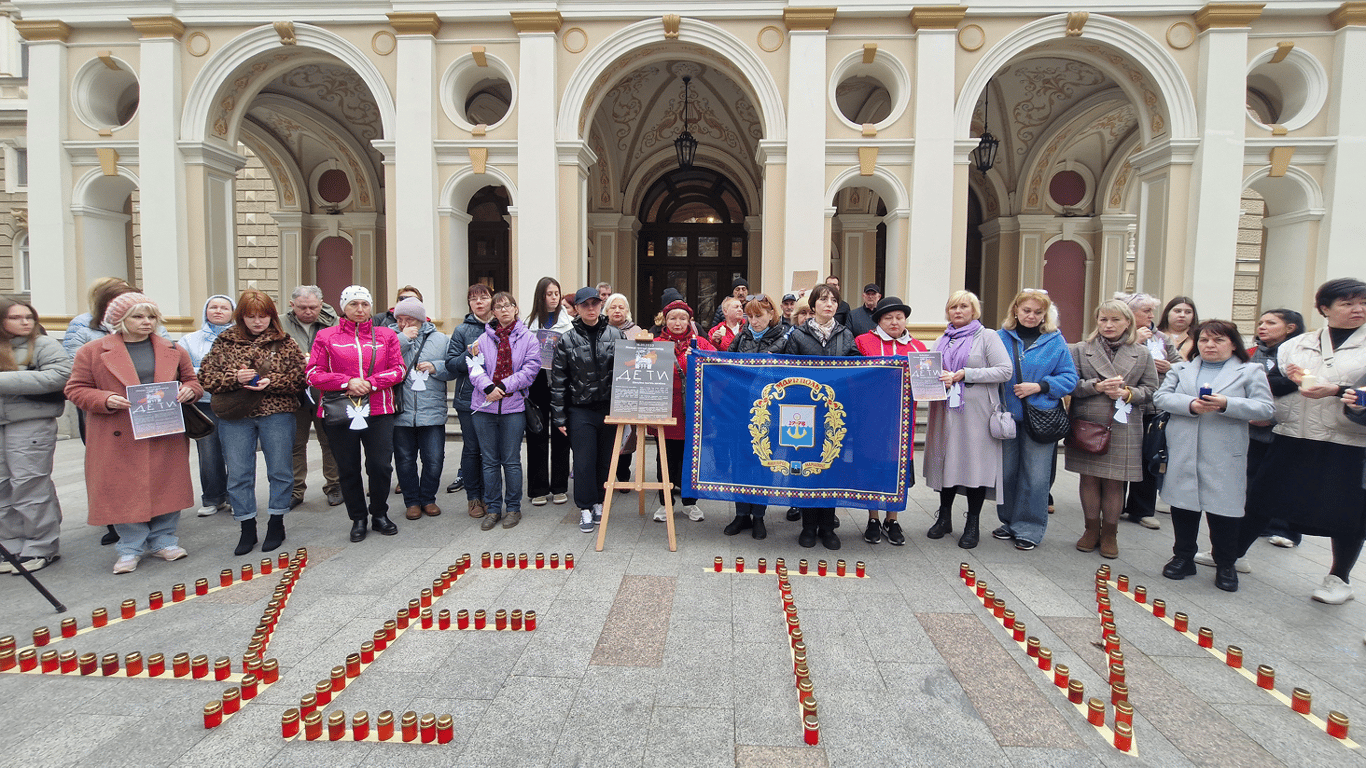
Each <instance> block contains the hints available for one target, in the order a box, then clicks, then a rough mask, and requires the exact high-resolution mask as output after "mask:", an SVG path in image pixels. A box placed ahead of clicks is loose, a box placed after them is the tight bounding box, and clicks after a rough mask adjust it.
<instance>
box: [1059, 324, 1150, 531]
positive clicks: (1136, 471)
mask: <svg viewBox="0 0 1366 768" xmlns="http://www.w3.org/2000/svg"><path fill="white" fill-rule="evenodd" d="M1137 339H1138V335H1137V326H1136V324H1135V323H1134V313H1133V312H1131V311H1130V310H1129V306H1128V305H1127V304H1125V303H1124V302H1122V301H1115V300H1111V301H1107V302H1105V303H1104V304H1101V305H1100V306H1099V307H1097V308H1096V329H1095V330H1094V331H1092V332H1091V335H1090V336H1089V337H1087V339H1086V341H1082V342H1078V343H1076V344H1073V345H1072V361H1073V362H1074V363H1076V365H1077V378H1078V381H1077V388H1076V389H1074V390H1072V407H1071V410H1070V412H1069V415H1070V416H1071V417H1072V420H1073V422H1076V421H1077V420H1079V419H1080V420H1083V421H1090V422H1094V423H1096V424H1101V425H1109V427H1110V445H1109V449H1108V450H1107V451H1106V452H1105V453H1100V454H1096V453H1088V452H1087V451H1084V450H1082V449H1081V448H1079V447H1076V446H1074V445H1073V444H1072V442H1073V441H1072V440H1071V438H1068V440H1067V462H1066V467H1067V469H1068V471H1070V472H1076V473H1077V474H1079V475H1081V508H1082V512H1083V514H1085V515H1086V533H1084V534H1082V537H1081V538H1080V539H1078V540H1077V549H1079V550H1081V551H1082V552H1092V551H1094V550H1095V548H1096V546H1097V545H1099V546H1100V554H1101V556H1102V557H1108V558H1116V557H1119V543H1118V542H1117V541H1116V539H1115V531H1116V529H1117V528H1118V526H1119V514H1120V512H1121V511H1123V509H1124V484H1125V483H1126V482H1129V483H1132V482H1138V481H1140V480H1142V479H1143V456H1142V454H1143V419H1142V415H1141V413H1140V409H1139V406H1142V405H1143V404H1145V403H1147V402H1149V401H1150V400H1152V396H1153V392H1154V391H1156V390H1157V367H1156V366H1155V365H1154V364H1153V358H1152V355H1150V354H1148V350H1147V348H1146V347H1144V346H1143V345H1142V344H1139V343H1137ZM1074 426H1075V425H1074Z"/></svg>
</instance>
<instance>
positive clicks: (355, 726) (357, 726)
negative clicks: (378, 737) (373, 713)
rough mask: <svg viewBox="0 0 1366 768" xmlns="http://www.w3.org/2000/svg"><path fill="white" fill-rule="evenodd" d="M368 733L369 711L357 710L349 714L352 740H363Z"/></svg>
mask: <svg viewBox="0 0 1366 768" xmlns="http://www.w3.org/2000/svg"><path fill="white" fill-rule="evenodd" d="M369 735H370V713H368V712H363V711H362V712H357V713H356V714H354V715H352V716H351V738H352V739H353V740H354V741H365V737H367V736H369Z"/></svg>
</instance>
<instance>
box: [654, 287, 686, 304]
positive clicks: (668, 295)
mask: <svg viewBox="0 0 1366 768" xmlns="http://www.w3.org/2000/svg"><path fill="white" fill-rule="evenodd" d="M659 298H660V299H661V300H662V302H663V303H665V304H669V303H671V302H675V301H682V300H683V294H681V293H679V292H678V289H677V288H665V289H664V293H663V294H661V295H660V297H659Z"/></svg>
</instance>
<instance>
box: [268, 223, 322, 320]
mask: <svg viewBox="0 0 1366 768" xmlns="http://www.w3.org/2000/svg"><path fill="white" fill-rule="evenodd" d="M267 215H268V216H270V217H271V218H272V219H274V220H275V225H276V226H277V227H278V228H279V232H280V299H281V301H282V302H284V301H288V300H289V294H290V293H291V292H292V291H293V290H294V288H295V287H296V286H299V285H303V284H304V283H309V284H312V283H315V282H317V278H318V275H317V273H316V272H314V273H312V274H310V275H308V276H307V277H305V276H304V274H303V265H304V260H303V251H304V245H303V219H304V215H303V213H302V212H301V211H272V212H270V213H268V214H267Z"/></svg>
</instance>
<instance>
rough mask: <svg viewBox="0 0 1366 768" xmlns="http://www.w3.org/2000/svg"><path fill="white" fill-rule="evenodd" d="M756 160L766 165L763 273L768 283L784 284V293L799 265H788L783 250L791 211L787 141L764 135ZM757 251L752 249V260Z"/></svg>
mask: <svg viewBox="0 0 1366 768" xmlns="http://www.w3.org/2000/svg"><path fill="white" fill-rule="evenodd" d="M754 161H755V162H757V163H758V164H759V165H760V167H762V168H763V169H764V194H763V199H762V200H761V201H760V205H761V206H762V209H761V210H760V218H761V219H762V227H763V231H762V233H761V237H762V239H763V249H762V250H761V251H760V252H759V263H760V265H761V267H760V274H761V275H763V280H764V284H766V285H769V286H780V287H781V288H782V290H783V293H787V292H788V291H790V290H792V272H793V271H794V270H795V267H791V266H789V265H788V260H787V258H786V256H785V255H784V254H783V243H784V242H785V241H784V237H785V232H786V230H787V216H786V213H787V211H786V209H785V208H784V207H783V194H782V192H783V191H785V190H786V189H787V143H786V142H780V141H773V140H771V139H760V141H759V148H758V149H757V150H756V151H755V153H754ZM751 248H753V246H751ZM753 253H754V251H753V250H751V251H750V254H751V262H750V263H751V264H753V261H752V258H753V256H752V254H753ZM751 282H753V281H752V280H751ZM766 290H768V289H766Z"/></svg>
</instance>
